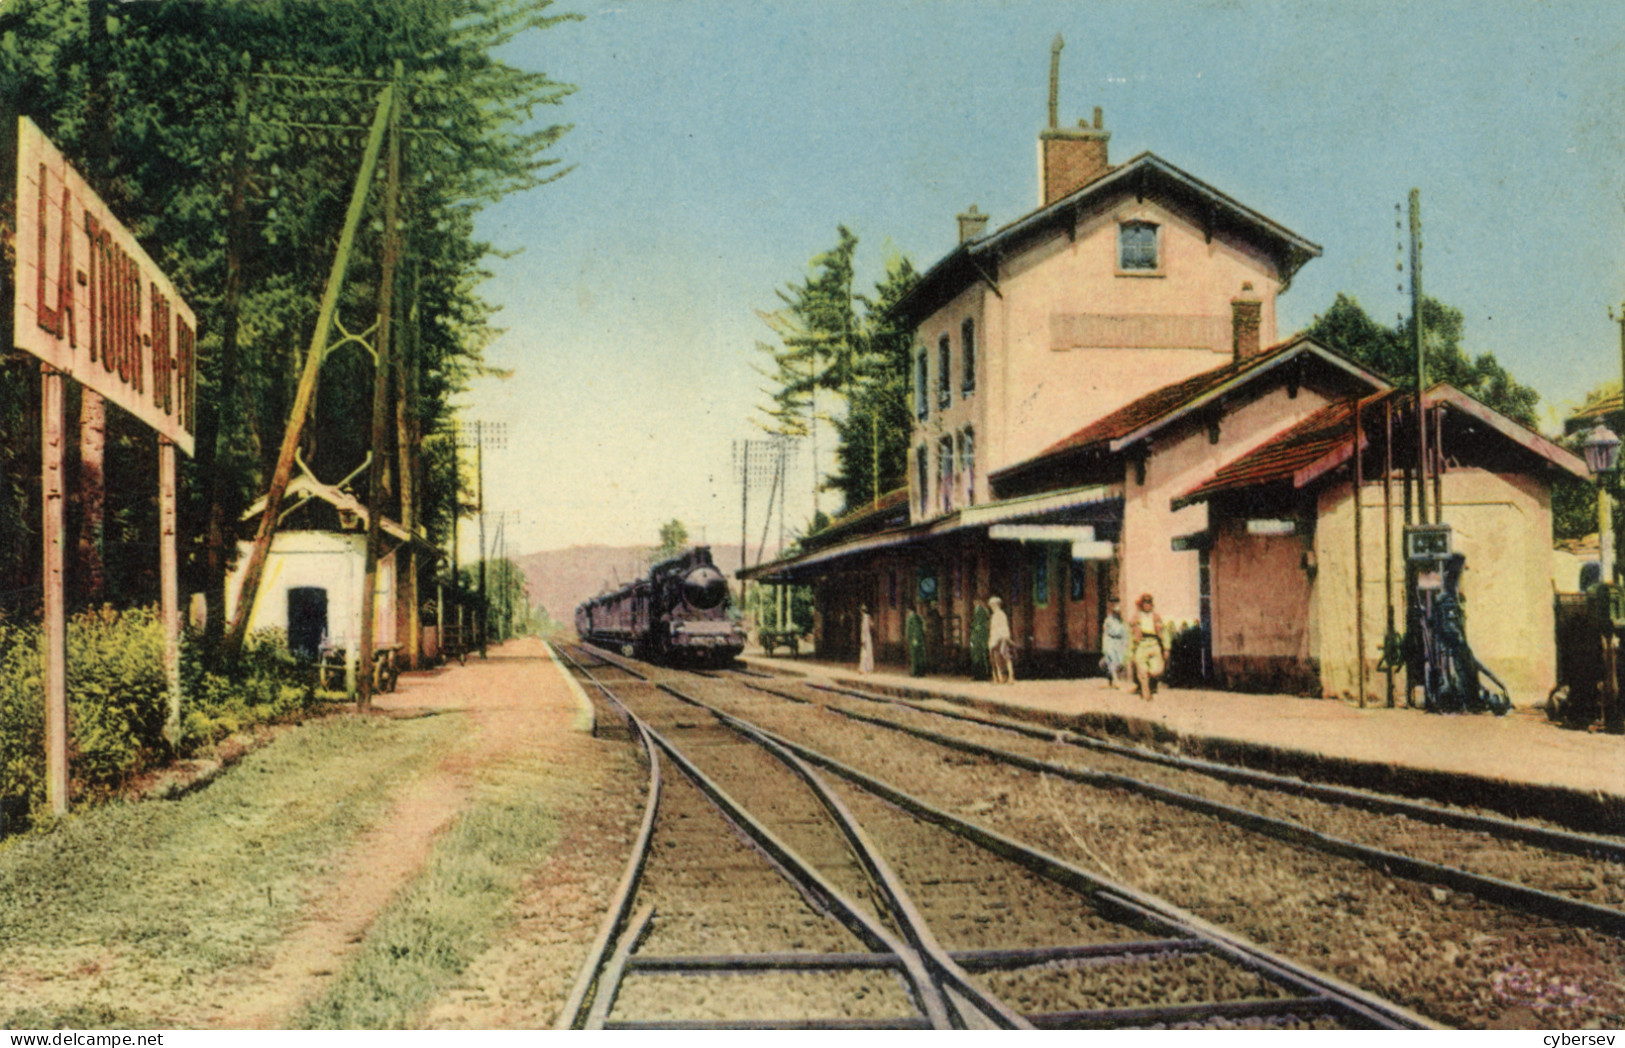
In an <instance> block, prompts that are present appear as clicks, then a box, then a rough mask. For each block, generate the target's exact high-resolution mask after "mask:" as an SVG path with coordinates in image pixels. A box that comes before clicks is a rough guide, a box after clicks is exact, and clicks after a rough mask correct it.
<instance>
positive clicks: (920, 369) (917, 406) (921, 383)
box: [914, 349, 930, 419]
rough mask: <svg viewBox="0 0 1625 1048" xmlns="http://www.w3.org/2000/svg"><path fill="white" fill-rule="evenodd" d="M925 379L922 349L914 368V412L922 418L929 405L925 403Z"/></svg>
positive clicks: (928, 411)
mask: <svg viewBox="0 0 1625 1048" xmlns="http://www.w3.org/2000/svg"><path fill="white" fill-rule="evenodd" d="M926 379H927V375H926V360H925V350H923V349H922V350H920V356H919V360H918V363H917V364H916V366H915V369H914V414H916V415H917V416H919V417H920V418H922V419H923V418H925V416H926V415H928V414H930V407H929V406H928V405H927V404H926V397H927V395H928V394H927V392H926Z"/></svg>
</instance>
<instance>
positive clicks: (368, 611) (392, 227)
mask: <svg viewBox="0 0 1625 1048" xmlns="http://www.w3.org/2000/svg"><path fill="white" fill-rule="evenodd" d="M400 82H401V61H400V59H396V60H395V81H394V84H393V85H391V86H392V87H394V88H395V90H394V91H393V92H392V94H391V98H390V106H389V162H388V168H387V170H388V174H387V182H386V184H385V189H384V248H383V256H384V257H383V261H382V264H381V266H380V272H379V275H378V331H377V334H376V336H375V337H374V338H373V379H372V462H371V464H370V465H369V466H368V467H367V552H366V558H365V560H364V562H363V563H364V564H365V567H364V569H363V573H362V574H363V580H362V583H361V659H360V663H361V665H360V671H361V680H360V685H361V687H360V688H359V689H358V690H357V691H356V708H357V709H362V710H365V709H370V708H371V707H372V685H373V660H374V658H375V655H376V646H377V637H376V636H375V634H376V630H377V623H376V620H377V618H378V545H379V543H380V542H381V541H382V539H383V521H384V509H385V504H384V490H383V489H384V441H385V439H386V434H387V431H388V426H389V371H390V363H389V336H390V323H389V321H390V316H391V313H392V312H393V311H394V309H395V253H396V249H397V246H398V240H397V235H398V233H399V229H398V226H399V224H400V195H401V129H400V119H401V104H400V90H399V87H400ZM266 513H267V514H273V513H275V504H274V503H270V502H267V504H266ZM396 574H397V575H399V572H397V573H396ZM396 582H397V584H398V583H399V579H398V578H397V580H396Z"/></svg>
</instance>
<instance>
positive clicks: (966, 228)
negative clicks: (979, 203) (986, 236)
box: [955, 204, 987, 244]
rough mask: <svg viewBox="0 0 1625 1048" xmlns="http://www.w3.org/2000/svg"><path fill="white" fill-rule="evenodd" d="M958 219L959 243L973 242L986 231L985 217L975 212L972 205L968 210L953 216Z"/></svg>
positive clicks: (974, 207) (974, 206)
mask: <svg viewBox="0 0 1625 1048" xmlns="http://www.w3.org/2000/svg"><path fill="white" fill-rule="evenodd" d="M955 217H957V218H958V219H959V242H960V243H961V244H963V243H965V241H967V240H975V239H976V238H977V237H979V236H981V235H982V233H983V232H984V231H985V230H986V229H987V216H986V215H984V214H982V213H981V212H980V211H978V210H976V205H975V204H972V205H971V206H970V210H969V211H966V212H964V213H963V214H960V215H957V216H955Z"/></svg>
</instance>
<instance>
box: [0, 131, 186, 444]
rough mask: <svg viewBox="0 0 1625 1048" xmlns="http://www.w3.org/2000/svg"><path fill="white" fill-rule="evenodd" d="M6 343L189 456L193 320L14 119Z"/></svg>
mask: <svg viewBox="0 0 1625 1048" xmlns="http://www.w3.org/2000/svg"><path fill="white" fill-rule="evenodd" d="M17 167H18V171H17V269H16V273H15V276H16V281H15V290H14V295H15V306H16V310H15V314H14V315H15V317H16V321H15V322H16V331H15V333H14V339H15V344H16V346H17V348H18V349H21V350H24V351H25V352H28V353H32V354H33V355H34V356H37V357H39V358H40V359H41V360H43V361H45V362H46V363H47V364H49V365H51V366H52V367H53V368H55V369H56V370H58V371H60V372H62V373H63V374H64V375H66V376H67V377H68V378H71V379H73V380H74V381H75V382H78V383H80V384H82V385H83V386H85V387H86V388H87V389H91V390H94V391H95V392H97V393H100V394H101V395H102V396H104V397H106V398H107V399H108V400H109V401H111V402H112V403H114V404H117V405H118V406H119V407H121V408H123V409H124V410H125V411H128V412H129V413H130V414H132V415H134V416H135V417H136V418H138V419H140V420H141V421H143V422H145V423H146V424H147V425H149V426H151V427H152V428H153V429H155V430H157V431H158V433H159V435H161V436H163V437H165V438H167V439H169V440H170V441H172V442H174V444H175V446H176V447H178V448H180V449H181V450H182V451H184V452H185V453H186V454H187V455H191V454H192V426H193V420H194V418H195V416H196V404H195V402H194V398H195V395H196V389H197V386H196V383H195V381H194V377H195V374H196V366H197V359H196V352H195V347H196V344H197V336H196V334H195V333H196V331H197V320H196V318H195V317H194V316H193V314H192V310H191V309H190V308H189V307H188V306H187V305H186V303H185V302H184V301H182V300H181V297H180V295H179V294H177V293H176V291H175V286H174V285H173V284H171V283H170V281H169V278H168V277H167V276H165V275H164V273H163V271H162V270H160V269H159V268H158V266H157V265H156V264H154V263H153V261H152V259H151V258H149V257H147V253H146V252H145V251H143V250H142V249H141V245H140V244H138V243H136V240H135V237H134V236H132V235H131V234H130V232H129V230H127V229H125V228H124V225H123V223H121V222H120V221H119V220H118V219H117V218H115V217H114V216H113V213H112V212H111V211H110V210H109V209H108V207H107V205H106V204H104V203H102V201H101V199H100V198H99V197H98V196H97V195H96V194H95V193H94V192H92V191H91V189H90V187H89V186H88V185H86V184H85V180H84V179H83V178H81V177H79V173H78V172H77V171H75V170H74V169H73V167H72V166H71V165H70V164H69V163H68V162H67V160H66V159H65V158H64V157H63V156H62V154H61V152H60V151H58V150H57V148H56V147H55V146H54V145H52V144H51V142H50V140H49V139H47V138H46V137H45V136H44V135H43V134H41V133H40V130H39V128H37V127H35V126H34V123H33V121H31V120H29V119H28V118H27V117H23V118H21V120H20V121H19V128H18V139H17Z"/></svg>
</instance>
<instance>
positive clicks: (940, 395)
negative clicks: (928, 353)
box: [937, 335, 954, 408]
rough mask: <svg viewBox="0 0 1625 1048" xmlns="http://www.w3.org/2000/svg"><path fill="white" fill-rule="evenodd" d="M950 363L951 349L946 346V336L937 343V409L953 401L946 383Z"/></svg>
mask: <svg viewBox="0 0 1625 1048" xmlns="http://www.w3.org/2000/svg"><path fill="white" fill-rule="evenodd" d="M952 363H953V348H952V347H951V346H949V344H948V336H947V335H943V336H942V338H941V339H940V340H939V341H938V342H937V407H939V408H945V407H947V406H948V405H949V404H950V403H952V402H953V399H954V395H953V393H952V392H950V390H949V383H948V370H949V368H950V367H951V366H952Z"/></svg>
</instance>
